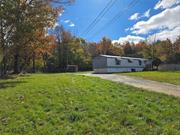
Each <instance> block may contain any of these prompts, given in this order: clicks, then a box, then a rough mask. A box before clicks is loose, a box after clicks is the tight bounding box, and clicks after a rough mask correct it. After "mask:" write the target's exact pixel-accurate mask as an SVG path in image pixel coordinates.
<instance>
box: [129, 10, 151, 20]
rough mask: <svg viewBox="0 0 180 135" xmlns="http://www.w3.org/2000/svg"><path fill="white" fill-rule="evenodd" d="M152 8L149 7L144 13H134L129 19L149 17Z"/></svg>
mask: <svg viewBox="0 0 180 135" xmlns="http://www.w3.org/2000/svg"><path fill="white" fill-rule="evenodd" d="M150 11H151V9H148V10H147V11H146V12H145V13H144V14H143V15H140V13H134V14H133V15H132V16H130V17H129V20H139V19H141V18H143V17H147V18H149V16H150Z"/></svg>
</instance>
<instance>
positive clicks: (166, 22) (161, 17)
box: [130, 6, 180, 34]
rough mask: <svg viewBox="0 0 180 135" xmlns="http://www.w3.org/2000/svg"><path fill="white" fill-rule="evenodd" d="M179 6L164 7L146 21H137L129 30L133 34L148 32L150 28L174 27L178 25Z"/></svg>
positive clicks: (179, 23)
mask: <svg viewBox="0 0 180 135" xmlns="http://www.w3.org/2000/svg"><path fill="white" fill-rule="evenodd" d="M178 18H180V6H176V7H174V8H170V9H166V10H164V11H162V12H161V13H159V14H156V15H154V16H152V17H151V18H150V19H149V20H147V21H140V22H137V23H136V24H135V25H134V26H133V27H132V28H131V29H130V30H131V31H132V33H134V34H148V33H149V32H150V31H152V30H162V29H169V30H171V29H174V28H175V27H177V26H180V21H178Z"/></svg>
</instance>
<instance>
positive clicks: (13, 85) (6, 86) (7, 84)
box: [0, 81, 27, 90]
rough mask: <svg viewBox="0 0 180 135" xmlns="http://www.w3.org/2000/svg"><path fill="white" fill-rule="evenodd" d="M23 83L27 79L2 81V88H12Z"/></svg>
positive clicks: (0, 84) (0, 83)
mask: <svg viewBox="0 0 180 135" xmlns="http://www.w3.org/2000/svg"><path fill="white" fill-rule="evenodd" d="M22 83H27V82H26V81H12V82H9V81H5V82H0V90H3V89H6V88H10V87H11V88H12V87H16V86H17V85H19V84H22Z"/></svg>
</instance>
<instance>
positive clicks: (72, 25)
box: [64, 20, 76, 27]
mask: <svg viewBox="0 0 180 135" xmlns="http://www.w3.org/2000/svg"><path fill="white" fill-rule="evenodd" d="M64 23H66V24H68V26H69V27H75V26H76V25H75V24H74V23H73V22H72V21H71V20H65V21H64Z"/></svg>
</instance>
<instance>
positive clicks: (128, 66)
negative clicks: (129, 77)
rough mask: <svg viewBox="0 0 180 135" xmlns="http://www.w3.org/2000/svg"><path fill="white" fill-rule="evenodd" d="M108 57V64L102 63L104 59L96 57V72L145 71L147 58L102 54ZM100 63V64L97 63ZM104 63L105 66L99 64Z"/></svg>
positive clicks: (105, 57)
mask: <svg viewBox="0 0 180 135" xmlns="http://www.w3.org/2000/svg"><path fill="white" fill-rule="evenodd" d="M100 57H103V58H104V59H106V64H104V62H103V64H101V63H102V60H100V59H96V60H95V62H94V65H96V66H93V67H94V71H95V73H114V72H132V71H143V70H144V68H145V67H146V63H145V61H147V60H146V59H140V58H130V57H118V56H107V55H106V56H100ZM97 63H98V64H97ZM97 65H103V66H97Z"/></svg>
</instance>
